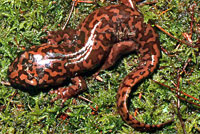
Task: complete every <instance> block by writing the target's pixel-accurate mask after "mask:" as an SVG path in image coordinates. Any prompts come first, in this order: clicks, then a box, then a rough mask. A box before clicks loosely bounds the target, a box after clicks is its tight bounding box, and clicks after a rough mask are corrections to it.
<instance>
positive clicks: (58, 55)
mask: <svg viewBox="0 0 200 134" xmlns="http://www.w3.org/2000/svg"><path fill="white" fill-rule="evenodd" d="M46 39H48V41H49V42H48V43H45V44H42V45H39V46H32V47H31V48H30V49H28V50H26V51H25V52H23V53H21V54H20V55H19V56H18V57H17V58H16V59H15V60H14V61H13V62H12V64H11V65H10V67H9V70H8V78H9V82H10V83H11V84H12V85H13V86H15V87H21V88H46V87H51V86H55V85H60V84H62V83H63V82H65V81H67V80H70V81H71V83H72V85H70V86H68V87H65V88H64V87H61V88H59V89H58V90H54V91H50V93H51V94H53V93H56V94H57V97H56V98H54V99H53V101H55V100H57V99H60V98H61V99H63V101H62V103H64V102H65V100H66V99H69V98H70V97H72V96H74V95H76V94H78V93H79V92H81V91H83V90H85V89H86V88H87V86H86V83H85V81H84V79H83V78H82V77H81V76H82V75H83V74H84V73H86V72H88V71H90V70H93V69H96V68H99V71H100V70H102V69H107V68H109V67H110V66H112V65H113V64H114V63H115V62H116V61H117V59H118V58H120V56H121V55H123V54H126V53H130V52H132V51H136V52H137V53H138V54H140V55H141V58H140V63H139V65H138V67H137V68H136V69H134V70H133V71H132V72H131V73H129V74H128V75H127V76H126V77H125V78H124V80H123V81H122V82H121V84H120V87H119V90H118V94H117V107H118V110H119V113H120V115H121V116H122V118H123V120H124V121H125V122H127V123H128V124H129V125H131V126H132V127H134V128H136V129H138V130H141V131H150V130H153V129H155V128H161V127H163V126H164V125H165V124H166V123H163V124H159V125H148V124H144V123H141V122H139V121H137V120H136V119H135V118H134V117H133V116H132V115H130V114H129V112H128V109H127V104H126V103H127V98H128V96H129V93H130V92H131V89H134V86H135V85H136V84H137V83H138V82H139V81H141V80H142V79H143V78H145V77H147V76H148V75H149V74H150V73H152V72H153V71H154V69H155V68H156V65H157V63H158V59H159V57H160V48H159V39H158V35H157V34H156V32H155V31H154V29H153V28H152V27H151V25H150V24H144V22H143V16H142V15H141V14H140V13H139V12H138V11H136V10H134V9H133V8H131V7H127V6H125V5H111V6H108V7H103V8H100V9H98V10H96V11H94V12H93V13H91V14H90V15H89V16H88V17H87V18H86V19H85V20H84V21H83V22H82V23H81V24H80V25H79V26H78V27H77V30H72V29H68V30H65V31H56V32H49V35H48V36H47V37H46ZM97 73H98V72H97ZM135 90H136V89H135Z"/></svg>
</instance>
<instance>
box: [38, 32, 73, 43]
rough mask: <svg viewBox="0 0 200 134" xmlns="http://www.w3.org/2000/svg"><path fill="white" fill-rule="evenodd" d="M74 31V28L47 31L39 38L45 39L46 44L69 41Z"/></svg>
mask: <svg viewBox="0 0 200 134" xmlns="http://www.w3.org/2000/svg"><path fill="white" fill-rule="evenodd" d="M74 33H75V30H74V29H66V30H59V31H48V32H47V36H44V37H42V38H41V39H46V40H47V42H48V44H50V45H57V44H60V43H62V41H63V42H66V43H67V41H69V42H70V41H71V38H72V37H73V35H74Z"/></svg>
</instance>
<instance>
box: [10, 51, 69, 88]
mask: <svg viewBox="0 0 200 134" xmlns="http://www.w3.org/2000/svg"><path fill="white" fill-rule="evenodd" d="M45 55H46V53H42V52H41V53H39V52H37V51H36V52H34V51H33V49H31V50H29V51H25V52H23V53H21V54H20V55H19V56H18V57H17V58H16V59H15V60H14V61H13V62H12V63H11V65H10V66H9V69H8V79H9V82H10V83H11V85H12V86H14V87H17V88H47V87H49V86H56V85H59V84H61V83H63V81H64V80H65V78H64V77H63V75H64V72H62V71H60V70H58V69H57V68H59V67H61V64H59V61H58V59H48V58H47V56H45ZM59 71H60V72H59Z"/></svg>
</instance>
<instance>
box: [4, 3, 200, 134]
mask: <svg viewBox="0 0 200 134" xmlns="http://www.w3.org/2000/svg"><path fill="white" fill-rule="evenodd" d="M194 2H195V0H181V1H180V0H171V1H168V2H166V1H165V0H159V1H158V2H157V3H156V4H155V5H145V6H138V7H139V8H140V10H141V12H142V13H143V14H144V17H145V22H148V21H149V20H151V22H153V23H152V25H154V24H158V25H160V26H161V27H163V28H164V29H165V30H166V31H168V32H170V33H171V34H172V35H174V36H175V37H176V38H179V39H181V40H183V39H184V37H183V36H182V33H184V32H186V33H189V32H190V22H191V12H189V8H190V7H191V5H192V4H193V3H194ZM70 3H71V0H67V1H66V0H56V1H49V0H34V1H26V0H15V1H12V0H1V3H0V24H1V25H0V58H1V60H0V70H1V73H0V80H1V81H3V80H5V81H6V80H7V74H6V72H7V69H8V66H9V64H10V63H11V61H12V60H13V59H14V58H15V57H16V55H17V53H19V52H20V51H23V50H22V49H21V47H22V46H23V47H25V48H29V47H30V46H32V45H39V44H40V37H42V36H45V35H46V33H45V31H51V30H57V29H61V27H60V26H63V25H64V23H65V20H66V19H67V17H68V13H69V11H70V9H71V4H70ZM109 4H115V2H114V3H110V2H109V1H106V2H104V3H102V2H100V1H98V2H97V4H85V3H80V4H78V6H77V7H76V8H75V10H74V12H73V14H72V18H71V19H70V22H69V25H68V27H72V28H75V27H76V26H77V25H78V24H79V23H80V22H81V21H82V20H83V19H84V18H85V17H86V16H87V15H88V14H90V13H91V12H92V11H94V10H95V9H97V8H99V7H102V6H106V5H109ZM196 4H197V5H196V7H195V8H194V18H195V22H194V28H193V31H194V32H193V37H192V40H193V41H194V42H195V41H197V39H198V37H199V35H198V34H197V32H195V31H196V29H197V24H198V23H199V21H200V19H199V18H200V16H199V14H198V12H199V8H198V7H199V6H200V2H198V1H196ZM165 10H167V12H165V13H162V12H163V11H165ZM156 31H157V32H158V33H159V36H160V42H161V46H162V47H163V48H165V49H166V50H167V51H168V52H169V53H170V54H173V55H174V56H172V57H170V56H168V55H166V54H165V53H164V52H163V51H162V57H161V58H160V64H159V67H158V68H160V69H157V70H156V71H155V72H154V73H153V74H152V75H151V76H150V77H149V78H147V79H145V80H144V81H142V82H141V84H139V85H138V86H137V90H136V91H135V92H132V93H131V95H130V98H131V99H130V104H129V107H130V108H129V109H130V111H131V113H132V114H133V113H134V109H135V108H139V112H140V113H139V114H138V116H137V117H136V118H137V119H138V120H140V121H142V122H146V123H149V124H157V123H162V122H165V121H166V120H169V119H171V117H172V116H174V118H175V121H174V122H173V123H172V124H171V125H169V126H166V127H165V128H163V129H162V130H160V131H157V132H156V133H163V134H168V133H171V134H173V133H183V130H182V127H181V126H180V120H179V118H178V117H177V108H176V101H177V97H176V94H175V93H174V92H172V91H170V90H169V89H168V88H166V87H163V86H160V85H158V84H156V83H155V82H153V81H152V80H151V79H153V80H156V81H158V82H161V83H164V84H166V85H168V86H170V87H173V88H175V87H174V85H173V83H172V82H174V83H177V75H178V70H181V69H182V68H183V67H184V65H185V62H186V61H187V60H188V59H189V58H190V59H191V62H190V63H189V64H188V65H187V67H186V72H187V73H186V74H185V73H183V74H182V75H181V79H180V90H181V91H184V92H186V93H187V94H189V95H191V96H194V97H196V98H199V89H200V84H199V83H200V71H199V69H200V56H199V49H197V48H191V47H189V46H187V45H185V44H181V43H180V42H178V41H176V40H175V39H172V38H170V37H169V36H168V35H166V34H165V33H163V32H162V31H160V30H159V29H156ZM179 44H180V46H179V47H178V45H179ZM137 57H138V56H136V55H135V54H131V55H129V56H127V57H126V58H123V59H122V60H121V61H120V62H119V63H118V64H117V65H116V66H114V67H113V68H112V69H109V70H105V71H101V73H100V77H102V78H103V80H104V81H103V82H99V81H96V80H94V79H93V78H92V77H87V78H86V80H87V83H88V90H87V92H84V93H83V94H82V96H84V97H86V98H88V99H89V100H91V101H93V104H90V103H88V102H86V101H83V100H80V99H77V98H75V99H76V103H77V104H74V103H73V99H74V98H72V99H69V100H67V101H66V102H65V106H64V107H63V108H61V107H60V102H61V101H60V100H58V101H56V102H55V103H53V104H51V103H50V100H51V99H52V98H53V96H54V95H49V94H47V93H43V92H41V93H39V94H37V95H35V96H31V95H30V94H28V93H26V92H22V91H20V90H15V89H13V88H12V87H5V86H3V85H0V126H1V127H0V133H89V134H90V133H91V134H94V133H113V134H114V133H123V134H126V133H130V132H134V133H141V132H135V131H134V129H133V128H131V127H130V126H128V125H127V124H125V123H124V122H123V121H122V119H121V117H120V116H119V114H118V113H117V107H116V93H117V90H118V87H119V84H120V82H121V81H122V79H123V78H124V77H125V76H126V75H127V73H128V72H130V71H131V70H132V69H134V68H135V67H136V66H137V64H138V60H137ZM140 93H142V98H141V99H139V98H138V95H139V94H140ZM186 98H187V99H188V100H190V101H193V102H196V103H198V102H197V101H194V100H193V99H191V98H189V97H186ZM180 105H181V107H180V113H181V117H182V118H183V121H184V123H185V130H186V132H187V133H191V134H193V133H199V129H200V128H199V125H200V119H199V117H200V114H199V108H198V107H197V106H194V105H192V104H190V103H187V102H186V101H181V103H180ZM90 106H92V107H94V108H95V107H96V106H98V114H92V112H93V110H92V109H91V108H90ZM68 109H70V112H69V111H68V112H66V111H67V110H68ZM66 113H67V114H68V117H67V118H66V119H65V120H63V119H62V118H61V117H62V116H61V115H66Z"/></svg>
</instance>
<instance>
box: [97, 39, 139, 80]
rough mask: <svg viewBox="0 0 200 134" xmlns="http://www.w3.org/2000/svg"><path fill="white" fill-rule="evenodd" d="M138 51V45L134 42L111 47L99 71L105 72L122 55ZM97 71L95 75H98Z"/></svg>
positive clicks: (123, 42) (125, 42) (120, 43)
mask: <svg viewBox="0 0 200 134" xmlns="http://www.w3.org/2000/svg"><path fill="white" fill-rule="evenodd" d="M137 49H138V44H137V43H136V42H134V41H122V42H119V43H116V44H114V45H113V47H112V49H111V51H110V53H109V55H108V57H107V59H106V61H105V62H104V64H103V65H102V66H101V68H100V69H99V71H100V70H105V69H108V68H109V67H111V66H112V65H114V64H115V63H116V61H117V60H118V59H119V58H120V57H121V56H122V55H124V54H127V53H130V52H132V51H135V50H137ZM99 71H97V73H96V74H95V76H96V75H98V73H99Z"/></svg>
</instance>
